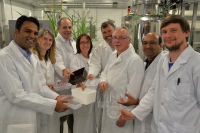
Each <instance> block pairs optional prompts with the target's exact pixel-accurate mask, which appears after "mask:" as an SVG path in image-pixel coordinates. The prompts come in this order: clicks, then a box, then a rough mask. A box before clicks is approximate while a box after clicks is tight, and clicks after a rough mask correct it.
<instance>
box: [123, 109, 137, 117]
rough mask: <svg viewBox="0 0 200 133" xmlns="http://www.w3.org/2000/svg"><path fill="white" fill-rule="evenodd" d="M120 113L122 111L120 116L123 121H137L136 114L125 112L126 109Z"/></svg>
mask: <svg viewBox="0 0 200 133" xmlns="http://www.w3.org/2000/svg"><path fill="white" fill-rule="evenodd" d="M120 111H121V116H120V118H121V119H123V120H134V119H135V116H134V114H133V113H131V112H130V111H128V110H125V109H120Z"/></svg>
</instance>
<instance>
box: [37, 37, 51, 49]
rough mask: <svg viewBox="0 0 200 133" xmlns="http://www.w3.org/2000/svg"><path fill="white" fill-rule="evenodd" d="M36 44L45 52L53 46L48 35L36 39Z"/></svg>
mask: <svg viewBox="0 0 200 133" xmlns="http://www.w3.org/2000/svg"><path fill="white" fill-rule="evenodd" d="M37 43H38V45H39V47H40V49H41V50H43V51H45V52H46V51H47V50H48V49H50V48H51V46H52V44H53V37H52V36H51V35H50V34H49V33H45V34H44V35H43V36H42V37H40V38H38V41H37Z"/></svg>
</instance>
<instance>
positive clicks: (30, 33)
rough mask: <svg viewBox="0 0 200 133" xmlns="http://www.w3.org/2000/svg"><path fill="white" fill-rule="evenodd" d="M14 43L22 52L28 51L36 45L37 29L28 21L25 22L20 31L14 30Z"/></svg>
mask: <svg viewBox="0 0 200 133" xmlns="http://www.w3.org/2000/svg"><path fill="white" fill-rule="evenodd" d="M14 34H15V39H14V40H15V43H16V44H17V45H19V47H21V48H22V49H23V50H25V51H28V50H29V49H30V48H31V47H32V46H34V45H35V44H36V39H37V38H36V37H37V34H38V27H37V25H36V24H34V23H33V22H30V21H25V22H24V23H23V24H22V25H21V28H20V30H17V29H15V32H14Z"/></svg>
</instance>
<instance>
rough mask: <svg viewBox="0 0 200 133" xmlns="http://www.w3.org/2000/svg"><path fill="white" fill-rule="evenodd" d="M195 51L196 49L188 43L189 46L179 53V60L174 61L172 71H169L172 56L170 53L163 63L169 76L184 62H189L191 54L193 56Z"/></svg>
mask: <svg viewBox="0 0 200 133" xmlns="http://www.w3.org/2000/svg"><path fill="white" fill-rule="evenodd" d="M193 51H194V49H193V48H192V47H191V46H190V45H188V47H187V48H186V49H185V50H184V51H183V52H182V53H181V54H180V55H179V57H178V58H177V60H176V61H175V62H174V64H173V66H172V67H171V69H170V71H169V67H168V63H169V61H170V57H169V54H168V56H167V58H165V60H164V63H163V65H164V71H165V73H168V76H170V75H171V74H172V73H174V72H175V71H176V70H178V69H179V68H180V67H181V65H182V64H185V63H187V62H188V60H189V58H190V56H192V54H191V53H192V52H193Z"/></svg>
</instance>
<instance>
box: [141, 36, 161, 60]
mask: <svg viewBox="0 0 200 133" xmlns="http://www.w3.org/2000/svg"><path fill="white" fill-rule="evenodd" d="M142 42H143V43H142V49H143V52H144V54H145V56H146V57H147V59H148V60H149V61H151V60H153V59H154V58H155V57H156V56H157V55H158V54H159V53H160V52H161V48H162V45H161V44H159V36H158V35H156V34H155V33H148V34H147V35H146V36H145V37H144V39H143V41H142Z"/></svg>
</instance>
